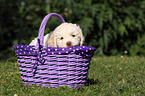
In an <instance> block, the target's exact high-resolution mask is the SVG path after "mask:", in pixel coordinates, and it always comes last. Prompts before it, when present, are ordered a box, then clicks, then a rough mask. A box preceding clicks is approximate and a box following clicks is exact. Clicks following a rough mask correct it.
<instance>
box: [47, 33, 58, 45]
mask: <svg viewBox="0 0 145 96" xmlns="http://www.w3.org/2000/svg"><path fill="white" fill-rule="evenodd" d="M48 47H57V45H56V37H55V36H54V33H53V32H52V33H51V34H50V38H49V40H48Z"/></svg>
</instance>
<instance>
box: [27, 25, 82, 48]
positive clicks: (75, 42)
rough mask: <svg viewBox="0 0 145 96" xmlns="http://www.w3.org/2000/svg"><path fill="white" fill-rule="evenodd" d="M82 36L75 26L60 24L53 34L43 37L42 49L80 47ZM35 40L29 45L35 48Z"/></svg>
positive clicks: (78, 28)
mask: <svg viewBox="0 0 145 96" xmlns="http://www.w3.org/2000/svg"><path fill="white" fill-rule="evenodd" d="M83 42H84V36H83V34H82V30H81V29H80V27H79V26H78V25H76V24H72V23H62V24H61V25H59V26H58V27H57V28H56V29H55V30H54V31H53V32H51V33H50V34H47V35H45V36H44V41H43V43H44V47H65V48H68V47H71V46H82V44H83ZM36 43H37V38H35V39H34V40H32V42H31V43H30V44H29V45H32V46H35V45H36Z"/></svg>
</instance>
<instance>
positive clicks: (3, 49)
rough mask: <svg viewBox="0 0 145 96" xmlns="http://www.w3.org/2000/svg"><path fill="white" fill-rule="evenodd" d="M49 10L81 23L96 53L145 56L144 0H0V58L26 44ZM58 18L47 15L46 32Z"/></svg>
mask: <svg viewBox="0 0 145 96" xmlns="http://www.w3.org/2000/svg"><path fill="white" fill-rule="evenodd" d="M49 13H58V14H60V15H61V16H62V17H63V18H64V19H65V21H66V22H71V23H76V24H78V25H80V27H81V29H82V30H83V34H84V36H85V44H84V45H86V46H92V47H96V48H97V50H96V52H95V55H108V56H110V55H114V56H116V55H122V54H127V55H129V56H135V55H139V56H142V55H143V56H145V27H144V26H145V0H0V58H4V57H9V56H14V49H13V45H17V44H24V45H28V44H29V43H30V42H31V40H32V39H33V38H34V37H37V36H38V30H39V26H40V24H41V21H42V20H43V18H44V16H46V15H47V14H49ZM59 24H60V22H59V21H58V20H57V19H55V18H50V20H49V21H48V23H47V27H46V30H45V34H47V33H49V32H50V31H53V30H54V29H55V28H56V27H57V26H58V25H59Z"/></svg>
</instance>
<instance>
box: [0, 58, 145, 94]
mask: <svg viewBox="0 0 145 96" xmlns="http://www.w3.org/2000/svg"><path fill="white" fill-rule="evenodd" d="M14 94H17V95H18V96H45V95H46V96H49V95H51V96H74V95H76V96H112V95H114V96H145V58H144V57H126V56H125V57H124V58H120V57H99V56H94V57H93V58H92V61H91V65H90V69H89V74H88V82H87V84H86V86H85V87H80V88H68V87H58V88H47V87H37V86H35V85H33V86H25V85H24V84H22V82H21V77H20V74H19V68H18V64H17V60H16V58H15V57H13V58H10V59H8V60H3V61H0V95H2V96H7V95H10V96H14Z"/></svg>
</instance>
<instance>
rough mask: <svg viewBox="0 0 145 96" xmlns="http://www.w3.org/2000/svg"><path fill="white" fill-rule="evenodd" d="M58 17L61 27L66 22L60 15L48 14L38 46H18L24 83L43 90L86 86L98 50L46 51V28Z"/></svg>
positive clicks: (16, 48) (86, 47) (65, 49)
mask: <svg viewBox="0 0 145 96" xmlns="http://www.w3.org/2000/svg"><path fill="white" fill-rule="evenodd" d="M51 16H54V17H56V18H57V19H58V20H59V21H60V22H61V23H63V22H65V21H64V19H63V18H62V17H61V16H60V15H59V14H56V13H50V14H48V15H47V16H46V17H45V18H44V19H43V21H42V23H41V26H40V29H39V35H38V42H37V45H36V46H35V47H34V46H29V45H14V46H13V48H14V50H15V53H16V56H17V58H18V65H19V69H20V74H21V79H22V82H23V83H24V84H26V85H32V84H36V85H37V86H40V85H41V86H43V87H55V88H57V87H58V86H68V87H75V88H76V87H80V86H84V85H85V82H86V78H87V73H88V69H89V65H90V61H91V57H92V56H93V53H94V51H95V48H94V47H88V46H77V47H69V48H55V47H43V37H44V30H45V25H46V23H47V21H48V19H49V18H50V17H51Z"/></svg>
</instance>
